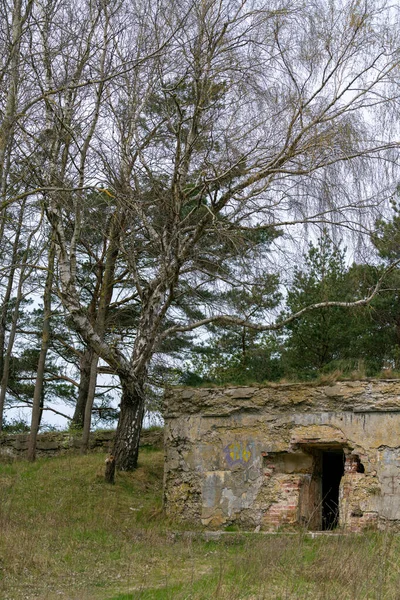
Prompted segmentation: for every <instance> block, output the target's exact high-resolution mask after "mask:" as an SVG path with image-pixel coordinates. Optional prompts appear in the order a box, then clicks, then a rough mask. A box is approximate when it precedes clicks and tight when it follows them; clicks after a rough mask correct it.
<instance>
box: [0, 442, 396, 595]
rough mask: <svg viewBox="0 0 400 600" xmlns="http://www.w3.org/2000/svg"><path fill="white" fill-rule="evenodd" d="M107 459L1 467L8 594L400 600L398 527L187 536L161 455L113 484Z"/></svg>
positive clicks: (2, 570)
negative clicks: (171, 515) (175, 516)
mask: <svg viewBox="0 0 400 600" xmlns="http://www.w3.org/2000/svg"><path fill="white" fill-rule="evenodd" d="M103 466H104V456H103V455H101V454H89V455H87V456H80V455H71V454H68V455H65V456H62V457H57V458H51V459H50V458H47V459H40V460H38V461H37V462H36V463H35V464H34V465H31V464H28V463H26V462H24V461H15V462H12V463H9V464H1V465H0V598H1V600H33V599H38V600H55V599H58V598H60V599H64V600H214V599H219V600H292V599H296V600H297V599H304V600H305V599H307V600H310V599H312V600H318V599H320V600H330V599H332V600H345V599H346V600H360V599H368V600H383V599H385V600H386V599H387V600H399V599H400V537H398V536H396V535H390V534H385V533H380V534H374V533H371V534H365V535H362V536H360V535H352V536H345V535H336V536H324V537H318V538H316V539H311V538H310V537H308V536H306V535H305V534H303V533H299V534H296V535H285V534H278V535H273V536H266V535H260V534H246V533H240V532H238V533H235V534H230V535H226V536H224V537H223V538H221V539H220V540H218V541H215V540H214V541H204V540H203V539H201V537H199V536H197V537H187V536H185V535H184V534H183V532H182V531H181V532H179V525H178V524H176V523H172V522H170V521H168V520H167V519H166V517H165V516H164V515H163V512H162V504H161V498H162V468H163V455H162V452H160V451H149V450H147V451H142V453H141V456H140V466H139V468H138V469H137V470H136V471H135V472H134V473H130V474H127V473H125V474H118V477H117V479H116V484H115V485H114V486H110V485H107V484H105V483H103ZM181 529H182V528H181ZM172 531H174V532H177V533H176V534H175V535H173V534H171V532H172Z"/></svg>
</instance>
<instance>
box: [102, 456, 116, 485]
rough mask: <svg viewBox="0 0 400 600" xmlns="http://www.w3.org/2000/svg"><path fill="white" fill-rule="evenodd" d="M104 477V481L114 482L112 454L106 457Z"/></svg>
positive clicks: (113, 459)
mask: <svg viewBox="0 0 400 600" xmlns="http://www.w3.org/2000/svg"><path fill="white" fill-rule="evenodd" d="M104 479H105V480H106V483H115V458H114V457H113V455H112V454H110V456H107V458H106V470H105V473H104Z"/></svg>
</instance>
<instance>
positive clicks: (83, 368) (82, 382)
mask: <svg viewBox="0 0 400 600" xmlns="http://www.w3.org/2000/svg"><path fill="white" fill-rule="evenodd" d="M92 356H93V351H92V350H91V349H90V348H86V349H85V350H84V352H83V354H82V356H81V360H80V365H79V372H80V378H79V389H78V399H77V401H76V405H75V411H74V416H73V417H72V421H71V425H72V426H74V427H76V428H77V429H83V423H84V421H85V407H86V401H87V398H88V394H89V384H90V366H91V364H92Z"/></svg>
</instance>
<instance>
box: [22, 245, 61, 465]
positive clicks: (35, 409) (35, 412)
mask: <svg viewBox="0 0 400 600" xmlns="http://www.w3.org/2000/svg"><path fill="white" fill-rule="evenodd" d="M55 252H56V247H55V242H54V238H53V239H52V240H51V242H50V249H49V256H48V265H47V268H48V271H47V276H46V284H45V289H44V296H43V304H44V306H43V328H42V343H41V348H40V354H39V361H38V369H37V375H36V382H35V389H34V392H33V402H32V417H31V431H30V436H29V442H28V460H30V461H34V460H35V458H36V441H37V434H38V430H39V424H40V417H41V414H42V402H43V396H44V394H43V382H44V373H45V367H46V356H47V351H48V349H49V345H50V336H51V327H50V319H51V293H52V290H53V279H54V262H55Z"/></svg>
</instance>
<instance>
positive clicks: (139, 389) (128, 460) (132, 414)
mask: <svg viewBox="0 0 400 600" xmlns="http://www.w3.org/2000/svg"><path fill="white" fill-rule="evenodd" d="M121 384H122V397H121V412H120V417H119V421H118V426H117V431H116V434H115V441H114V448H113V456H114V457H115V463H116V465H117V468H118V470H120V471H132V470H133V469H136V467H137V460H138V454H139V440H140V434H141V431H142V422H143V415H144V400H145V395H144V380H142V381H137V382H133V381H123V380H121Z"/></svg>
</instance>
